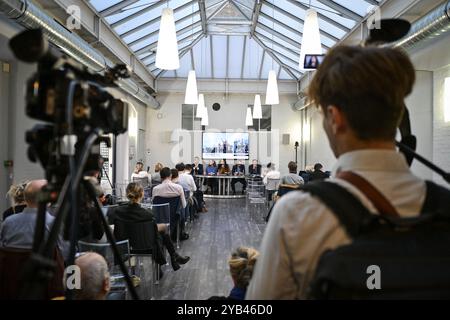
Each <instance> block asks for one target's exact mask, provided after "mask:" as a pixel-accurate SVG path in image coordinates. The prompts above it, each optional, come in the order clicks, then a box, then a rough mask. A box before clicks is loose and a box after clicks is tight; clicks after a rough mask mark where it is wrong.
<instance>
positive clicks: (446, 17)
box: [292, 0, 450, 111]
mask: <svg viewBox="0 0 450 320" xmlns="http://www.w3.org/2000/svg"><path fill="white" fill-rule="evenodd" d="M449 31H450V0H447V1H445V2H444V3H442V4H440V5H439V6H437V7H436V8H434V9H433V10H431V11H430V12H428V13H427V14H426V15H424V16H423V17H422V18H420V19H418V20H417V21H416V22H414V23H413V24H412V26H411V30H410V31H409V33H408V34H407V35H406V36H405V37H403V39H401V40H399V41H397V42H394V43H392V44H390V45H389V47H393V48H398V49H402V50H405V51H406V52H411V51H412V50H413V49H415V48H417V47H418V46H420V45H423V44H426V43H427V42H428V41H431V40H432V39H436V38H438V37H441V36H443V35H445V34H446V33H447V32H449ZM305 75H306V74H305ZM305 75H304V76H303V77H302V78H301V79H300V80H299V81H302V80H303V79H305ZM305 101H306V100H305V99H304V98H303V97H302V98H301V99H299V100H298V101H297V102H296V103H294V104H293V106H292V107H293V109H294V110H297V111H298V110H301V109H304V107H305V106H304V103H305ZM308 106H309V105H308Z"/></svg>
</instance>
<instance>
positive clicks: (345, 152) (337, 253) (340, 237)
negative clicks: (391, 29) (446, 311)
mask: <svg viewBox="0 0 450 320" xmlns="http://www.w3.org/2000/svg"><path fill="white" fill-rule="evenodd" d="M414 81H415V71H414V67H413V65H412V63H411V61H410V59H409V58H408V57H407V56H406V54H404V53H403V52H401V51H399V50H397V49H393V48H388V47H356V46H355V47H354V46H338V47H336V48H334V49H332V50H331V51H330V52H329V53H328V54H327V56H326V57H325V59H324V61H323V64H322V65H321V66H320V67H319V69H318V70H317V72H316V73H315V75H314V78H313V80H312V82H311V84H310V87H309V94H308V96H309V98H310V99H311V101H313V102H314V104H315V105H316V106H317V107H318V108H319V110H320V111H321V112H322V114H323V128H324V130H325V132H326V135H327V137H328V140H329V143H330V146H331V149H332V151H333V153H334V155H335V156H336V158H337V163H336V164H335V166H334V169H333V172H332V179H330V180H329V181H319V182H310V183H309V184H307V185H305V186H303V187H302V189H303V190H302V191H294V192H290V193H289V194H287V195H285V196H284V197H282V198H281V199H280V200H279V201H278V202H277V204H276V205H275V207H274V210H273V212H272V215H271V218H270V220H269V222H268V225H267V228H266V230H265V234H264V237H263V240H262V244H261V247H260V250H259V251H260V252H261V255H260V257H259V258H258V263H257V264H256V266H255V270H254V274H253V277H252V280H251V282H250V285H249V287H248V289H247V294H246V299H249V300H259V299H262V300H264V299H311V298H319V299H327V298H337V299H347V298H390V299H392V298H400V299H401V298H423V297H433V296H434V297H441V298H442V297H447V298H448V297H449V296H450V277H449V276H448V266H449V263H448V260H449V259H448V257H449V256H450V249H449V247H450V236H449V234H450V232H449V229H450V228H449V223H448V219H449V216H450V208H449V206H450V205H449V204H450V191H449V190H447V189H444V188H443V187H440V186H438V185H436V184H433V183H431V182H426V181H424V180H422V179H420V178H418V177H416V176H415V175H414V174H413V173H412V172H411V170H410V168H409V166H408V163H407V161H406V158H405V156H404V155H403V154H402V153H400V152H399V151H397V150H396V144H395V137H396V132H397V127H398V125H399V123H400V120H401V119H402V116H403V113H404V112H405V108H406V107H405V103H404V100H405V98H406V97H407V96H408V95H409V94H410V93H411V91H412V89H413V85H414ZM426 212H431V213H432V214H431V213H430V214H426ZM445 219H447V221H446V220H445ZM433 221H437V222H440V224H437V223H436V224H434V222H433ZM380 279H381V280H380Z"/></svg>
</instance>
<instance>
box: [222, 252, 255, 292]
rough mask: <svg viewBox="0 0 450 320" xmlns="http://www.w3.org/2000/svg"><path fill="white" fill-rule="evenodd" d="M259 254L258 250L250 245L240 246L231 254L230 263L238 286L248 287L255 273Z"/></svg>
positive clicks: (231, 271) (232, 274)
mask: <svg viewBox="0 0 450 320" xmlns="http://www.w3.org/2000/svg"><path fill="white" fill-rule="evenodd" d="M258 256H259V252H258V250H256V249H254V248H248V247H239V248H237V249H236V250H235V251H233V253H232V254H231V257H230V259H229V260H228V264H229V266H230V273H231V276H232V277H233V279H234V280H235V282H236V286H237V287H238V288H241V289H246V288H247V286H248V284H249V283H250V279H251V278H252V275H253V268H254V267H255V264H256V259H257V258H258Z"/></svg>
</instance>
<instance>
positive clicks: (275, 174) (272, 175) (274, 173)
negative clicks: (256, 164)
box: [263, 163, 281, 186]
mask: <svg viewBox="0 0 450 320" xmlns="http://www.w3.org/2000/svg"><path fill="white" fill-rule="evenodd" d="M280 175H281V173H280V171H278V170H277V169H276V167H275V164H274V163H271V164H270V167H269V171H268V172H267V174H266V175H265V176H264V179H263V182H264V184H265V185H266V186H267V183H268V180H269V179H280Z"/></svg>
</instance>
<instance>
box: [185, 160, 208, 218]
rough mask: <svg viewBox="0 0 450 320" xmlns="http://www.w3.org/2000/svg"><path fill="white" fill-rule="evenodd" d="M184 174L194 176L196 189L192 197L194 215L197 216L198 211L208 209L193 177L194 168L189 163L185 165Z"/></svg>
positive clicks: (206, 210)
mask: <svg viewBox="0 0 450 320" xmlns="http://www.w3.org/2000/svg"><path fill="white" fill-rule="evenodd" d="M202 172H203V169H202ZM186 174H189V175H191V176H192V177H193V178H194V182H195V186H196V190H195V191H194V192H193V199H195V200H194V210H195V212H196V213H195V214H194V216H195V217H198V215H197V213H199V212H208V209H207V208H206V203H205V201H204V200H203V191H202V190H201V189H200V186H199V182H198V179H196V178H195V175H194V168H193V167H192V165H191V164H187V165H186Z"/></svg>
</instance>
